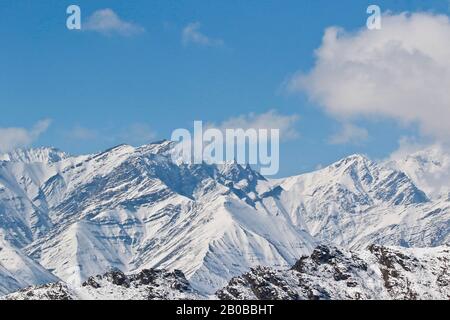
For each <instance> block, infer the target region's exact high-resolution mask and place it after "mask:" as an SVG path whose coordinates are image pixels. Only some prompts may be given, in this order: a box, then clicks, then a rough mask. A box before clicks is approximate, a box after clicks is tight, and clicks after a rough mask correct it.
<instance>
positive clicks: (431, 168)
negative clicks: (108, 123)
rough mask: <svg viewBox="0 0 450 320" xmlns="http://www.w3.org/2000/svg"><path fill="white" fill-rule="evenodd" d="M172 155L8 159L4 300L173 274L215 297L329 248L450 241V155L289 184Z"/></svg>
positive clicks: (116, 151) (359, 164) (22, 155)
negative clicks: (258, 272) (256, 271)
mask: <svg viewBox="0 0 450 320" xmlns="http://www.w3.org/2000/svg"><path fill="white" fill-rule="evenodd" d="M173 150H174V143H173V142H170V141H161V142H157V143H153V144H150V145H145V146H142V147H132V146H128V145H120V146H117V147H114V148H112V149H109V150H106V151H104V152H101V153H96V154H90V155H82V156H70V155H68V154H66V153H64V152H61V151H59V150H56V149H53V148H39V149H29V150H16V151H14V152H11V153H8V154H3V155H0V240H1V241H0V294H8V293H11V292H14V291H17V290H20V289H22V288H24V287H27V286H30V285H35V286H38V287H39V286H41V285H44V286H45V285H47V284H48V283H59V284H61V285H62V286H67V288H73V287H77V288H78V287H82V286H83V283H85V282H86V281H88V279H90V277H92V276H95V275H102V274H105V273H107V272H113V271H112V270H120V272H123V273H124V274H125V273H126V274H133V275H139V274H142V273H143V272H144V274H145V272H147V271H148V270H157V269H158V270H163V269H165V270H181V271H182V273H183V277H185V278H186V281H189V286H190V288H189V290H188V291H189V292H191V291H192V292H194V293H195V295H198V296H200V295H202V296H208V295H211V294H214V293H215V292H216V291H217V290H219V289H221V288H224V287H226V286H228V285H230V283H229V281H230V279H232V278H234V277H238V276H241V275H243V274H246V273H247V272H249V270H250V268H255V267H257V266H264V268H270V269H271V270H291V268H292V266H294V265H296V264H297V263H298V261H299V260H300V259H301V258H302V257H306V256H310V255H311V254H314V252H315V251H314V250H315V248H317V247H318V246H319V247H320V246H323V245H324V246H328V247H330V248H334V246H338V247H340V248H345V249H344V250H352V251H353V250H355V251H357V252H367V250H368V249H367V248H369V247H371V246H372V248H373V246H374V245H383V246H397V247H403V248H423V249H420V250H430V252H434V251H436V250H437V249H436V248H438V247H441V248H442V247H443V248H445V245H448V244H450V235H449V231H450V194H449V192H448V190H449V189H448V188H447V186H448V184H446V181H445V177H446V174H447V176H448V170H449V162H450V161H449V156H448V155H447V154H446V153H445V152H444V151H443V149H440V148H436V147H433V148H432V149H431V150H425V151H420V152H417V153H415V154H409V155H408V156H407V157H406V158H403V159H397V160H389V161H378V162H375V161H372V160H370V159H368V158H367V157H365V156H362V155H352V156H349V157H347V158H345V159H342V160H340V161H338V162H336V163H333V164H331V165H329V166H327V167H325V168H323V169H320V170H317V171H315V172H311V173H306V174H302V175H299V176H293V177H288V178H284V179H267V178H265V177H263V176H261V175H260V174H259V173H258V172H257V171H255V170H253V169H252V168H251V167H250V166H241V165H240V164H237V163H227V164H223V165H209V164H199V165H187V164H181V163H177V162H176V161H173V160H172V157H171V155H172V154H173ZM398 250H402V249H401V248H400V249H398ZM404 250H408V249H404ZM410 250H416V249H410ZM417 250H418V249H417ZM433 250H434V251H433ZM443 252H444V256H445V255H446V254H447V253H448V251H445V250H444V251H443ZM430 254H431V253H430ZM362 260H364V259H363V258H362ZM364 261H366V260H364ZM366 262H367V261H366ZM161 272H163V271H161ZM164 272H166V271H164ZM285 272H288V271H285ZM167 273H168V274H171V271H167ZM175 277H176V276H175ZM106 278H107V277H106ZM133 279H135V278H133ZM181 282H182V281H181ZM224 292H226V291H224ZM366 293H367V292H366ZM189 294H191V293H189ZM88 296H89V297H92V295H88ZM387 296H388V295H387ZM435 296H438V295H435ZM158 297H164V295H163V296H158Z"/></svg>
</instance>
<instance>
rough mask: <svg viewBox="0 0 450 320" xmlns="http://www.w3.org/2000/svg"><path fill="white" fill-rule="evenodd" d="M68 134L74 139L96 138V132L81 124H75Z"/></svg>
mask: <svg viewBox="0 0 450 320" xmlns="http://www.w3.org/2000/svg"><path fill="white" fill-rule="evenodd" d="M68 136H69V137H70V138H71V139H76V140H94V139H96V138H98V132H97V131H95V130H92V129H89V128H85V127H82V126H75V127H74V128H73V129H72V130H71V131H70V132H69V133H68Z"/></svg>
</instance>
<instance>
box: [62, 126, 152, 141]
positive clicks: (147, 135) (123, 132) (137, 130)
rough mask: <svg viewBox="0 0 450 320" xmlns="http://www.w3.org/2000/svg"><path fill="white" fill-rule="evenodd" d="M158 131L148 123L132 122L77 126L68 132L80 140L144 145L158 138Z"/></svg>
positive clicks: (68, 135) (69, 136)
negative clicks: (111, 125)
mask: <svg viewBox="0 0 450 320" xmlns="http://www.w3.org/2000/svg"><path fill="white" fill-rule="evenodd" d="M156 136H157V135H156V132H155V131H154V130H153V129H152V128H151V127H150V126H149V125H148V124H146V123H138V122H136V123H132V124H130V125H127V126H124V127H121V128H116V127H114V128H102V129H99V128H97V129H92V128H87V127H83V126H79V125H77V126H75V127H73V128H72V129H71V130H70V131H68V132H67V137H68V138H70V139H73V140H78V141H91V140H97V141H101V142H104V143H108V144H119V143H125V144H132V145H143V144H146V143H150V142H152V141H153V140H154V139H155V138H156Z"/></svg>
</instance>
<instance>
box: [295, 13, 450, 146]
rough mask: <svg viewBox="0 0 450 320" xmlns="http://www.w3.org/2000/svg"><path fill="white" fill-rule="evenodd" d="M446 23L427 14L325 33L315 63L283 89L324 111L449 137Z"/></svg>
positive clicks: (449, 57)
mask: <svg viewBox="0 0 450 320" xmlns="http://www.w3.org/2000/svg"><path fill="white" fill-rule="evenodd" d="M449 39H450V20H449V17H448V16H445V15H435V14H431V13H413V14H406V13H403V14H399V15H390V14H386V15H384V16H383V19H382V29H381V30H375V31H370V30H368V29H362V30H360V31H358V32H356V33H348V32H345V31H344V30H342V29H339V28H336V27H331V28H328V29H327V30H326V32H325V35H324V37H323V41H322V45H321V47H320V48H319V49H318V50H317V51H316V57H317V61H316V65H315V67H314V68H313V69H312V70H311V71H310V72H309V73H307V74H302V73H298V74H297V75H295V76H294V77H292V79H290V82H289V84H288V87H289V89H290V90H291V91H294V92H299V91H304V92H306V93H307V94H308V95H309V97H310V98H311V99H312V100H313V101H315V102H317V103H318V104H319V105H321V106H322V107H323V108H324V109H325V110H326V111H327V112H328V113H330V114H331V115H333V116H335V117H336V118H338V119H340V120H341V121H348V119H350V118H354V117H360V116H365V117H372V118H373V117H387V118H392V119H395V120H397V121H398V122H399V123H401V124H417V125H418V127H419V129H420V130H421V133H422V134H424V135H425V136H430V137H433V138H437V139H439V140H443V141H449V140H450V126H449V125H448V119H450V94H449V90H450V89H449V88H450V41H449Z"/></svg>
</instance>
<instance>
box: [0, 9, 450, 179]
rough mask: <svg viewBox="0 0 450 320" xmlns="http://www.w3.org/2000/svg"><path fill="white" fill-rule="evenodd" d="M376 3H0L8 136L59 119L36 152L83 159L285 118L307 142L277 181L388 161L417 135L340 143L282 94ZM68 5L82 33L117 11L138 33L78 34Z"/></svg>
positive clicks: (286, 154)
mask: <svg viewBox="0 0 450 320" xmlns="http://www.w3.org/2000/svg"><path fill="white" fill-rule="evenodd" d="M372 3H374V2H373V1H363V0H345V1H329V0H314V1H312V0H311V1H309V0H301V1H299V0H296V1H264V0H245V1H242V0H239V1H238V0H227V1H206V0H205V1H167V0H161V1H154V0H152V1H148V0H142V1H141V0H133V1H124V0H122V1H114V0H108V1H97V0H96V1H93V0H89V1H81V0H74V1H62V0H47V1H37V0H35V1H31V0H1V5H0V39H1V43H2V46H1V50H0V70H1V71H0V108H1V118H0V128H9V127H20V128H33V126H35V125H36V123H38V122H39V121H41V120H43V119H51V125H50V126H49V127H48V129H47V130H46V131H45V132H44V133H42V134H41V135H40V136H39V138H38V139H35V140H34V141H33V143H32V145H33V146H41V145H46V146H47V145H50V146H56V147H58V148H61V149H63V150H65V151H68V152H71V153H85V152H93V151H98V150H102V149H105V148H108V147H111V146H112V145H115V144H118V143H134V144H139V143H144V142H146V141H139V139H135V138H133V137H132V133H142V136H143V137H144V138H145V137H148V138H149V139H150V138H151V139H154V140H158V139H162V138H170V134H171V132H172V130H173V129H175V128H180V127H183V128H184V127H187V128H189V127H191V126H192V122H193V121H194V120H203V121H208V122H214V123H221V122H223V121H225V120H227V119H229V118H233V117H238V116H240V115H246V114H249V113H251V112H254V113H256V114H261V113H265V112H268V111H269V110H276V111H277V113H279V114H280V115H286V116H289V115H297V116H298V117H299V120H298V122H297V123H296V127H295V130H297V131H298V133H299V135H298V137H296V138H294V139H290V140H288V141H285V142H284V143H283V144H282V146H281V158H280V159H281V170H280V176H285V175H291V174H296V173H300V172H304V171H309V170H313V169H314V168H316V167H317V166H318V165H321V164H322V165H323V164H328V163H330V162H332V161H335V160H337V159H339V158H341V157H343V156H346V155H348V154H351V153H355V152H361V153H365V154H368V155H369V156H371V157H374V158H383V157H386V156H387V155H389V154H390V153H391V152H392V151H394V150H395V149H396V148H397V147H398V141H399V139H401V137H403V136H408V137H415V136H417V135H418V133H417V129H416V128H415V127H414V126H410V125H407V126H405V125H403V124H401V123H399V122H398V121H396V120H393V119H390V118H381V119H377V120H376V121H373V120H372V119H370V118H369V119H367V118H364V119H358V120H355V121H357V124H358V126H360V127H364V130H367V132H368V137H366V139H365V140H364V141H363V142H358V143H351V142H349V143H341V144H333V143H330V138H329V137H330V135H333V134H334V133H335V132H336V131H337V130H339V128H340V122H339V121H338V120H337V119H336V117H334V116H331V115H330V114H328V113H327V112H326V111H325V110H324V109H323V108H320V107H318V106H317V105H316V103H315V102H314V101H311V100H310V99H308V97H307V95H306V94H301V93H297V94H289V93H287V92H286V90H284V86H283V84H285V83H286V81H287V79H289V78H290V77H292V76H293V75H294V74H295V73H296V72H299V71H302V72H309V70H311V69H312V68H313V66H314V61H315V58H314V50H315V49H317V48H318V47H320V46H321V43H322V37H323V34H324V31H325V29H326V28H327V27H330V26H341V27H343V28H345V29H346V30H350V31H351V30H357V29H359V28H363V27H364V26H365V24H366V19H367V17H368V15H367V14H366V9H367V7H368V5H369V4H372ZM70 4H76V5H79V6H80V7H81V10H82V21H83V22H84V21H86V19H88V17H89V16H91V15H92V14H93V13H94V12H95V11H97V10H101V9H105V8H110V9H111V10H113V12H114V13H115V14H117V15H118V16H119V17H120V19H122V21H125V22H127V23H130V24H132V25H133V26H136V27H137V28H139V30H138V31H139V32H135V33H133V34H131V35H123V34H117V33H111V34H104V33H101V32H95V31H91V32H79V31H69V30H67V28H66V18H67V15H66V8H67V6H69V5H70ZM376 4H377V5H379V6H380V7H381V8H382V10H383V11H386V10H390V11H391V12H393V13H399V12H402V11H411V12H416V11H431V12H435V13H443V14H447V15H448V14H449V13H450V11H449V3H448V1H445V0H434V1H433V0H432V1H407V0H402V1H401V0H397V1H392V0H391V1H376ZM196 22H198V23H199V25H198V29H196V30H197V31H198V32H200V33H201V34H202V35H203V36H205V37H207V38H205V39H207V40H205V41H203V42H202V41H198V42H197V43H196V42H195V41H191V42H188V43H183V37H182V32H183V30H184V29H185V28H186V27H187V26H189V25H190V24H191V25H192V24H193V23H196ZM208 41H209V42H208ZM130 133H131V134H130ZM144 140H145V139H144Z"/></svg>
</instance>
